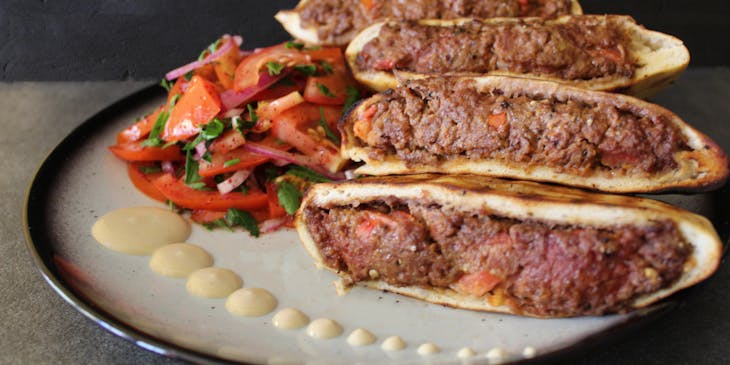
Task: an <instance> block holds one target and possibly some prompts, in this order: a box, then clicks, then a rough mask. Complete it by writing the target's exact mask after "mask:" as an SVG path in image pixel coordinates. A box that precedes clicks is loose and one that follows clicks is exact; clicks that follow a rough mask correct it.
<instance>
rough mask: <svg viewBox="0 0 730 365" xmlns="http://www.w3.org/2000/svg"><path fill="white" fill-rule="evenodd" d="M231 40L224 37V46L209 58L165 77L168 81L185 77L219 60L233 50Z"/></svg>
mask: <svg viewBox="0 0 730 365" xmlns="http://www.w3.org/2000/svg"><path fill="white" fill-rule="evenodd" d="M229 39H230V36H228V37H227V36H223V45H222V46H221V48H218V50H217V51H215V52H213V53H211V54H209V55H208V57H205V58H204V59H202V60H198V61H193V62H190V63H188V64H187V65H185V66H181V67H178V68H176V69H174V70H172V71H170V72H168V73H167V74H166V75H165V78H166V79H167V80H174V79H176V78H178V77H180V76H182V75H185V74H186V73H188V72H190V71H193V70H195V69H197V68H200V67H203V66H205V65H207V64H209V63H211V62H213V61H215V60H217V59H218V58H220V57H221V56H222V55H224V54H225V53H226V52H228V51H229V50H230V49H231V47H233V45H232V44H231V42H228V40H229ZM242 41H243V39H242ZM234 43H235V36H234Z"/></svg>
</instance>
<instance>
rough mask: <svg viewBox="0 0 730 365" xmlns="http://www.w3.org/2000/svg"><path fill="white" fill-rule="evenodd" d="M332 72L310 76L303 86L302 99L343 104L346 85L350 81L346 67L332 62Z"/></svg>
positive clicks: (329, 103)
mask: <svg viewBox="0 0 730 365" xmlns="http://www.w3.org/2000/svg"><path fill="white" fill-rule="evenodd" d="M331 66H332V73H331V74H326V75H321V76H311V77H309V78H308V79H307V85H306V87H305V88H304V100H306V101H308V102H310V103H315V104H325V105H343V104H345V100H346V99H347V85H348V84H354V82H352V81H350V79H349V75H348V73H347V68H346V67H345V65H344V64H342V63H336V64H332V65H331Z"/></svg>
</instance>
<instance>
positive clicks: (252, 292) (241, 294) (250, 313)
mask: <svg viewBox="0 0 730 365" xmlns="http://www.w3.org/2000/svg"><path fill="white" fill-rule="evenodd" d="M276 305H277V301H276V298H275V297H274V296H273V295H271V293H269V292H268V291H267V290H266V289H261V288H242V289H238V290H236V291H234V292H233V293H232V294H231V295H229V296H228V299H226V310H227V311H228V312H230V313H231V314H233V315H236V316H241V317H258V316H263V315H264V314H267V313H270V312H271V311H273V310H274V308H276Z"/></svg>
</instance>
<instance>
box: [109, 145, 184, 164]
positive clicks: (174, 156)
mask: <svg viewBox="0 0 730 365" xmlns="http://www.w3.org/2000/svg"><path fill="white" fill-rule="evenodd" d="M142 143H144V141H136V142H127V143H118V144H115V145H114V146H109V151H111V152H112V153H113V154H114V155H115V156H117V157H119V158H120V159H122V160H124V161H136V162H139V161H181V160H184V159H185V156H183V154H182V152H181V151H180V147H178V146H177V145H172V146H168V147H166V148H162V147H161V146H159V147H151V146H143V145H142Z"/></svg>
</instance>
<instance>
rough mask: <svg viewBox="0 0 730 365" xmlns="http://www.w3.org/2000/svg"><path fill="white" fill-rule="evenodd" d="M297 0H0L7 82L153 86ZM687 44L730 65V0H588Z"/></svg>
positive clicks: (247, 44)
mask: <svg viewBox="0 0 730 365" xmlns="http://www.w3.org/2000/svg"><path fill="white" fill-rule="evenodd" d="M296 3H297V1H296V0H263V1H262V0H212V1H211V0H209V1H204V0H193V1H173V0H147V1H129V0H116V1H114V0H100V1H88V0H82V1H72V0H51V1H39V0H33V1H24V0H0V81H18V80H32V81H44V80H45V81H61V80H64V81H65V80H127V79H133V80H149V79H157V78H161V77H162V75H163V74H164V73H165V72H166V71H168V70H171V69H173V68H175V67H177V66H180V65H182V64H185V63H187V62H189V61H191V60H193V59H194V58H195V57H197V55H198V54H199V53H200V51H201V50H202V49H203V48H204V47H206V46H207V45H208V44H209V43H210V42H212V41H213V40H215V39H216V38H218V37H219V36H220V35H221V34H223V33H235V34H241V35H243V37H244V39H245V41H244V45H243V48H255V47H259V46H264V45H270V44H272V43H275V42H279V41H284V40H286V39H288V35H287V34H286V33H285V32H284V30H283V29H282V28H281V27H280V26H279V24H278V23H277V22H276V21H274V19H273V18H272V16H273V15H274V13H276V11H277V10H278V9H284V8H291V7H293V6H294V5H295V4H296ZM581 4H582V5H583V10H584V12H586V13H622V14H630V15H632V16H634V17H635V18H636V20H637V21H638V22H639V23H641V24H644V25H645V26H646V27H648V28H649V29H654V30H658V31H662V32H665V33H669V34H672V35H675V36H677V37H679V38H680V39H682V40H684V42H685V44H686V45H687V47H688V48H689V50H690V53H691V54H692V62H691V67H696V66H717V65H730V39H729V38H730V20H729V19H730V1H727V0H708V1H689V0H676V1H670V0H631V1H629V0H583V1H581Z"/></svg>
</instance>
